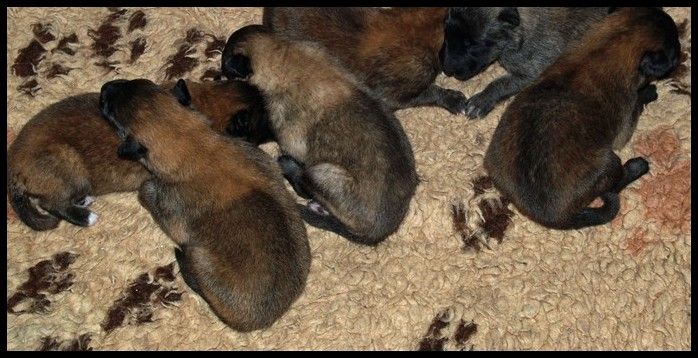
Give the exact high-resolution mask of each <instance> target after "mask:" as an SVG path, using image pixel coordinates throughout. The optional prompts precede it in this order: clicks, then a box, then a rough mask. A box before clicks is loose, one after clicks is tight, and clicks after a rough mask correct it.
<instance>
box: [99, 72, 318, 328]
mask: <svg viewBox="0 0 698 358" xmlns="http://www.w3.org/2000/svg"><path fill="white" fill-rule="evenodd" d="M127 85H128V86H132V87H128V88H125V87H118V86H127ZM127 85H124V84H115V85H114V87H111V88H109V89H108V90H105V89H103V98H105V102H107V103H109V106H108V107H109V108H113V107H114V106H116V107H117V108H118V106H124V107H128V108H132V109H133V110H132V111H131V112H129V114H126V115H123V117H120V116H119V115H117V114H109V115H106V117H107V118H108V120H110V121H113V122H114V123H115V125H116V127H117V128H120V129H119V130H123V131H124V132H125V133H126V136H127V137H126V138H131V139H132V140H135V141H137V143H138V146H142V147H144V148H146V149H147V154H146V155H145V156H143V157H142V158H141V159H140V161H141V162H142V163H143V164H144V165H145V166H146V167H147V168H148V169H149V170H150V171H151V172H152V173H153V178H152V179H150V180H148V181H146V182H145V183H143V185H142V186H141V189H140V191H139V199H140V201H141V203H142V204H143V205H144V206H145V207H146V209H148V210H149V211H150V212H151V214H152V216H153V218H154V219H155V221H156V222H157V223H158V224H159V225H160V227H161V228H162V229H163V230H164V231H165V232H166V233H167V234H168V235H169V236H170V238H171V239H172V240H173V241H174V242H175V243H177V245H178V246H179V247H180V249H179V250H177V251H176V256H177V260H178V262H179V265H180V269H181V272H182V276H183V277H184V280H185V281H186V282H187V284H188V285H189V286H190V287H191V288H192V289H193V290H194V291H195V292H197V293H198V294H200V295H201V296H202V297H203V298H204V299H205V300H206V302H208V303H209V305H210V307H211V308H212V310H213V312H214V313H215V314H216V315H217V316H218V317H219V318H220V319H221V320H222V321H223V322H225V323H226V324H227V325H229V326H230V327H231V328H233V329H235V330H239V331H251V330H257V329H262V328H266V327H268V326H270V325H271V324H273V323H274V322H275V321H276V320H277V319H278V318H279V317H280V316H282V315H283V314H284V313H285V312H286V311H287V310H288V308H289V307H290V305H291V304H292V303H293V302H294V301H295V300H296V299H297V297H298V296H299V295H300V294H301V293H302V291H303V289H304V287H305V280H306V277H307V275H308V272H309V269H310V247H309V245H308V240H307V236H306V232H305V226H304V225H303V222H302V220H301V218H300V215H299V213H298V212H297V211H296V208H295V203H294V200H293V198H292V197H291V195H290V193H288V192H287V191H286V190H285V188H284V186H283V181H282V180H283V179H282V176H281V173H280V171H279V169H278V167H277V166H276V164H275V163H273V162H272V161H271V160H270V158H269V157H268V156H267V155H266V154H265V153H264V152H262V151H261V150H259V149H257V148H256V147H254V146H252V145H251V144H249V143H246V142H242V141H239V140H237V139H233V138H230V137H227V136H223V135H221V134H219V133H217V132H216V131H215V130H213V129H212V128H211V127H210V126H209V125H208V124H207V119H206V117H205V116H203V115H202V114H200V113H197V112H195V111H191V110H190V109H188V108H186V107H184V106H181V105H178V103H177V101H176V99H175V98H174V97H173V96H172V95H171V94H170V93H168V92H166V91H163V90H161V89H158V88H157V87H155V86H154V85H153V84H152V83H151V82H148V81H143V80H134V81H131V82H128V84H127ZM107 86H109V84H107V85H105V87H107ZM114 88H115V89H114ZM105 91H106V92H105ZM104 93H107V95H106V97H104V96H105V95H104ZM113 98H117V99H113ZM114 113H119V111H118V110H116V111H115V112H114Z"/></svg>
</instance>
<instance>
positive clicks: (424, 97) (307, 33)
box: [263, 7, 466, 113]
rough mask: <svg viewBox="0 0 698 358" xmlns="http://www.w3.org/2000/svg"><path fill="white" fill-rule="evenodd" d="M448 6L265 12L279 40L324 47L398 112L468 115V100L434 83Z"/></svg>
mask: <svg viewBox="0 0 698 358" xmlns="http://www.w3.org/2000/svg"><path fill="white" fill-rule="evenodd" d="M446 12H447V9H446V8H390V9H379V8H341V7H340V8H334V7H325V8H282V7H280V8H265V9H264V15H263V19H264V20H263V21H264V25H265V26H267V27H268V28H270V29H271V30H272V31H273V32H275V33H276V34H277V35H278V36H281V37H284V38H286V39H291V40H302V41H312V42H315V43H317V44H319V45H321V46H322V47H323V48H324V49H325V50H326V51H327V52H328V53H329V54H330V55H332V56H333V57H334V58H335V59H336V60H337V61H338V62H339V64H340V66H341V67H343V68H346V69H347V71H348V72H350V73H351V74H352V75H353V76H354V77H355V78H356V79H357V80H358V82H360V83H361V84H362V85H364V86H365V87H366V88H365V89H366V90H367V92H368V93H369V94H371V95H373V96H374V97H376V98H378V99H380V100H382V101H383V102H384V103H385V104H387V106H388V107H389V108H391V109H393V110H395V109H401V108H408V107H416V106H438V107H443V108H445V109H447V110H448V111H450V112H451V113H463V112H464V110H465V105H466V98H465V96H464V95H463V94H462V93H461V92H459V91H454V90H450V89H445V88H442V87H439V86H437V85H435V84H434V79H435V78H436V76H437V75H438V74H439V73H440V72H441V64H440V61H439V50H440V49H441V46H442V43H443V39H444V31H443V23H444V19H445V17H446Z"/></svg>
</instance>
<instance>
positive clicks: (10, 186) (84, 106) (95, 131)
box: [7, 80, 269, 230]
mask: <svg viewBox="0 0 698 358" xmlns="http://www.w3.org/2000/svg"><path fill="white" fill-rule="evenodd" d="M164 87H165V88H168V89H170V90H171V91H172V92H173V93H174V94H176V95H177V96H178V98H179V99H180V101H181V102H182V103H183V104H185V105H193V106H194V107H196V108H197V109H199V110H200V111H202V112H204V114H206V115H207V116H208V118H210V121H211V126H212V127H213V128H214V129H216V130H219V131H225V130H227V131H228V132H233V133H234V132H238V130H237V128H239V127H240V124H238V123H245V126H246V127H249V124H247V123H261V124H260V126H261V127H255V128H254V129H255V131H254V132H252V134H251V135H249V136H246V137H245V139H246V140H249V141H252V142H255V143H258V142H260V141H263V140H266V138H267V137H269V135H268V134H267V132H268V129H265V128H264V124H265V123H266V122H267V121H266V120H258V119H257V117H264V116H266V114H265V111H264V103H263V99H262V98H261V96H260V95H259V93H258V92H257V90H256V89H255V88H254V87H252V86H250V85H248V84H247V83H245V82H241V81H228V82H218V83H216V82H207V83H201V84H198V83H192V85H191V88H190V89H191V91H187V88H186V86H184V81H183V80H180V81H178V82H177V83H176V84H175V83H170V84H166V85H164ZM217 98H226V100H225V101H221V100H216V99H217ZM263 137H264V139H262V138H263ZM118 147H119V140H118V138H117V136H116V135H115V134H114V131H113V130H111V129H110V128H109V126H108V125H107V123H106V122H104V120H102V118H101V115H100V112H99V94H98V93H85V94H81V95H77V96H72V97H68V98H66V99H64V100H62V101H59V102H57V103H54V104H52V105H50V106H49V107H47V108H45V109H44V110H42V111H41V112H39V113H38V114H37V115H36V116H34V117H33V118H32V119H30V120H29V121H28V122H27V123H26V124H25V125H24V127H23V128H22V130H21V131H20V133H19V135H18V136H17V138H16V140H15V141H14V142H13V143H12V145H11V146H10V148H9V149H8V155H7V173H8V175H7V191H8V197H9V199H10V203H11V205H12V208H13V209H14V210H15V212H16V213H17V215H18V216H19V218H20V219H21V220H22V222H24V223H25V224H26V225H27V226H29V227H30V228H32V229H34V230H49V229H53V228H55V227H57V226H58V224H59V223H60V221H61V220H66V221H68V222H70V223H72V224H75V225H79V226H89V225H92V224H94V223H95V221H96V219H97V214H95V213H94V212H92V211H90V210H89V208H88V206H89V205H90V204H91V203H92V202H94V200H95V199H94V196H99V195H104V194H108V193H115V192H125V191H135V190H138V188H139V187H140V185H141V183H143V181H144V180H146V179H147V178H148V177H149V176H150V174H148V172H147V170H145V169H144V168H143V167H142V166H141V165H138V164H137V163H134V162H132V161H128V160H123V159H122V158H120V157H119V155H117V151H116V149H117V148H118ZM120 153H121V152H120ZM122 154H123V153H122Z"/></svg>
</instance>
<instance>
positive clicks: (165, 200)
mask: <svg viewBox="0 0 698 358" xmlns="http://www.w3.org/2000/svg"><path fill="white" fill-rule="evenodd" d="M138 200H139V201H140V202H141V205H143V207H145V208H146V209H147V210H148V211H149V212H150V214H151V215H152V216H153V219H154V220H155V222H156V223H157V224H158V225H159V226H160V228H161V229H162V230H163V231H164V232H165V234H167V236H169V237H170V239H172V241H174V242H175V243H177V245H179V246H183V245H186V244H187V243H188V242H189V235H188V231H187V229H186V223H185V222H184V220H183V215H182V211H183V210H184V208H183V204H182V201H181V200H180V198H179V195H178V194H177V192H176V191H175V190H173V189H171V188H169V187H167V186H165V185H162V184H161V183H160V182H158V181H157V180H155V179H149V180H146V181H145V182H144V183H143V184H142V185H141V188H140V190H139V191H138Z"/></svg>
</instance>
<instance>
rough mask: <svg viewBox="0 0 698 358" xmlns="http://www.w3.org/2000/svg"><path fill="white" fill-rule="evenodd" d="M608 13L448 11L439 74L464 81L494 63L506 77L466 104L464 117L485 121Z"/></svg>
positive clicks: (568, 9) (550, 9) (560, 9)
mask: <svg viewBox="0 0 698 358" xmlns="http://www.w3.org/2000/svg"><path fill="white" fill-rule="evenodd" d="M608 12H609V8H600V7H597V8H593V7H580V8H571V7H519V8H515V7H467V8H451V9H449V11H448V17H447V18H446V22H445V30H444V31H445V40H444V46H443V49H442V52H441V57H442V61H443V71H444V73H445V74H446V75H447V76H453V77H455V78H457V79H459V80H461V81H465V80H467V79H469V78H471V77H473V76H475V75H477V74H478V73H480V72H482V71H483V70H484V69H485V68H487V67H488V66H489V65H490V64H492V63H493V62H494V61H497V60H498V61H499V64H500V65H502V67H504V69H505V70H507V74H505V75H504V76H502V77H499V78H497V79H496V80H494V81H493V82H492V83H490V84H489V85H488V86H487V87H486V88H485V89H484V90H483V91H482V92H480V93H477V94H475V95H474V96H472V97H471V98H470V99H469V100H468V104H467V109H466V114H467V115H468V116H469V117H471V118H482V117H484V116H486V115H487V114H488V113H490V111H492V109H493V108H494V106H495V105H496V104H497V103H499V102H501V101H503V100H505V99H507V98H509V97H510V96H512V95H515V94H516V93H518V92H519V91H520V90H521V89H522V88H524V87H526V86H527V85H529V84H530V83H532V82H533V81H534V80H535V79H536V78H537V77H538V76H539V75H540V74H541V72H543V70H545V68H547V67H548V66H549V65H550V64H552V63H553V62H554V61H555V60H556V59H557V58H558V56H560V54H561V53H562V52H563V51H564V50H565V48H567V46H568V44H569V43H571V42H573V41H574V40H577V39H579V38H581V37H582V35H583V34H584V32H585V31H586V30H587V29H588V28H589V26H591V25H592V24H593V23H595V22H598V21H599V20H601V19H603V18H604V16H606V14H608Z"/></svg>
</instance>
